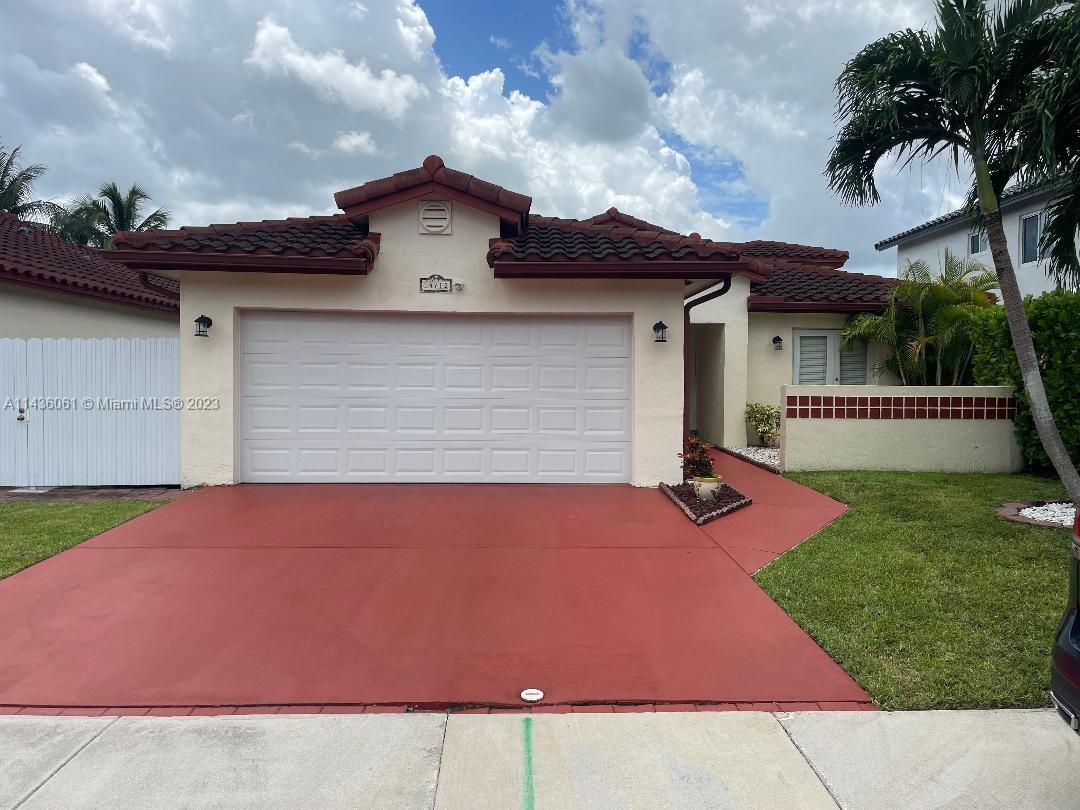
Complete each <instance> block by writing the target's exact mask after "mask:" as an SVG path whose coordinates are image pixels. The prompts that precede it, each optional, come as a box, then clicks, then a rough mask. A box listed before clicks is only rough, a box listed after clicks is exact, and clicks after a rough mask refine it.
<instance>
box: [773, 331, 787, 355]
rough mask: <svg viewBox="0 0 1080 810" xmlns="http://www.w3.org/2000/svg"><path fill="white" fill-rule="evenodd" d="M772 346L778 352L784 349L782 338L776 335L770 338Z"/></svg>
mask: <svg viewBox="0 0 1080 810" xmlns="http://www.w3.org/2000/svg"><path fill="white" fill-rule="evenodd" d="M772 347H773V348H774V349H776V350H777V351H778V352H782V351H783V350H784V339H783V338H782V337H780V336H779V335H777V336H776V337H774V338H773V339H772Z"/></svg>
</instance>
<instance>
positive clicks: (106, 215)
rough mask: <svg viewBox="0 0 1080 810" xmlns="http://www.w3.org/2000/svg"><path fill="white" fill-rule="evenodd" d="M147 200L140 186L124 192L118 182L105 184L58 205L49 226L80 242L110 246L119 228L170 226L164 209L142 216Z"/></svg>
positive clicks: (133, 228) (123, 229)
mask: <svg viewBox="0 0 1080 810" xmlns="http://www.w3.org/2000/svg"><path fill="white" fill-rule="evenodd" d="M148 202H150V195H149V194H147V193H146V192H145V191H143V190H142V188H140V187H139V186H138V185H133V186H132V187H131V188H129V189H128V190H127V191H126V192H122V191H120V188H119V187H118V186H117V185H116V183H114V182H109V183H105V184H103V185H102V186H101V188H100V189H98V193H97V196H96V197H91V196H85V197H80V198H78V199H77V200H75V201H74V202H73V203H72V204H71V205H69V206H67V207H58V210H57V211H56V213H55V214H54V216H52V217H51V222H50V228H51V230H52V231H53V233H55V234H56V235H57V236H61V237H63V238H64V239H68V240H69V241H72V242H77V243H78V244H81V245H96V246H98V247H102V248H111V247H112V239H113V237H114V236H115V235H116V234H117V233H119V232H120V231H149V230H153V229H154V228H165V227H168V225H169V212H168V211H166V210H165V209H164V208H158V209H157V210H155V211H151V212H150V213H149V214H147V215H146V216H145V217H144V216H143V215H142V211H143V207H144V204H145V203H148Z"/></svg>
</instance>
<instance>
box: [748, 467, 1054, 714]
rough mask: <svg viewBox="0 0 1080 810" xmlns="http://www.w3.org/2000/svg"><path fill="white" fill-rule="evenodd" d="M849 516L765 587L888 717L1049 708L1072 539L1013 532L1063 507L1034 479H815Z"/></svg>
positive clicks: (768, 574) (805, 479)
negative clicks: (1018, 515) (1024, 504)
mask: <svg viewBox="0 0 1080 810" xmlns="http://www.w3.org/2000/svg"><path fill="white" fill-rule="evenodd" d="M791 478H792V479H794V480H796V481H798V482H799V483H801V484H805V485H806V486H808V487H812V488H814V489H816V490H819V491H821V492H824V493H827V494H828V495H831V496H832V497H834V498H836V499H837V500H840V501H843V502H844V503H846V504H849V505H850V506H851V511H850V512H849V513H848V514H847V515H845V516H844V517H842V518H841V519H840V520H838V521H837V522H835V523H833V524H832V525H831V526H829V527H827V528H826V529H824V530H823V531H822V532H821V533H820V534H818V535H816V536H815V537H812V538H810V539H809V540H807V541H806V542H804V543H803V544H802V545H800V546H799V547H797V548H795V549H794V550H792V551H791V552H789V553H788V554H786V555H784V556H783V557H781V558H780V559H779V560H777V561H776V562H774V563H773V564H771V565H769V566H768V567H766V568H765V569H764V570H763V571H761V572H760V573H759V574H758V575H757V581H758V584H760V585H761V586H762V587H763V588H764V589H765V590H766V591H767V592H768V593H769V594H770V595H771V596H772V597H773V599H775V600H776V601H777V602H778V603H779V604H780V605H782V606H783V608H784V609H785V610H786V611H787V612H788V613H790V614H791V616H792V617H793V618H794V619H795V621H797V622H798V623H799V624H800V625H801V626H802V627H803V628H804V629H806V631H807V632H808V633H810V635H812V636H813V637H814V638H815V639H816V640H817V641H818V643H819V644H821V646H822V647H823V648H824V649H825V650H826V651H827V652H828V653H829V654H830V655H831V656H832V657H833V658H835V659H836V660H837V661H838V662H839V663H840V664H841V665H842V666H843V667H844V669H846V670H847V671H848V672H850V673H851V674H852V676H854V677H855V679H856V680H858V682H859V683H860V684H861V685H862V686H863V688H864V689H866V690H867V691H868V692H869V693H870V695H871V696H872V697H873V698H874V700H875V701H876V702H877V703H878V704H879V705H881V706H882V707H883V708H886V709H954V708H975V707H980V708H987V707H1024V706H1031V707H1034V706H1047V705H1049V698H1048V689H1049V686H1048V678H1049V674H1048V668H1049V665H1050V663H1049V661H1050V659H1049V655H1050V647H1051V644H1052V642H1053V636H1054V630H1055V628H1056V625H1057V622H1058V619H1059V618H1060V617H1061V613H1062V609H1063V607H1064V602H1065V597H1066V591H1067V587H1068V559H1069V545H1070V540H1069V536H1070V533H1069V531H1068V530H1067V529H1060V530H1058V529H1046V528H1037V527H1033V526H1021V525H1018V524H1015V523H1009V522H1007V521H1005V520H1002V519H1001V518H998V517H997V516H996V515H995V514H994V510H995V509H996V508H997V507H998V506H1000V505H1001V504H1002V503H1003V502H1006V501H1027V500H1054V499H1063V498H1064V490H1063V489H1062V488H1061V486H1060V485H1059V484H1058V483H1057V482H1055V481H1051V480H1048V479H1045V478H1038V477H1034V476H1029V475H976V474H956V475H947V474H936V473H875V472H816V473H800V474H793V475H791Z"/></svg>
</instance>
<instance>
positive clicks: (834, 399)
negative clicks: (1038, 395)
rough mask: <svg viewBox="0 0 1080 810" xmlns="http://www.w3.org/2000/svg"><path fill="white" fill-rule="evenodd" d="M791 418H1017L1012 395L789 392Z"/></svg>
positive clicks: (787, 407)
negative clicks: (793, 394) (798, 393)
mask: <svg viewBox="0 0 1080 810" xmlns="http://www.w3.org/2000/svg"><path fill="white" fill-rule="evenodd" d="M784 415H785V416H786V417H787V418H788V419H1015V418H1016V400H1015V399H1014V398H1012V397H976V396H970V397H968V396H960V397H954V396H947V397H945V396H939V397H934V396H913V397H912V396H899V397H897V396H873V395H859V396H853V397H848V396H835V395H834V396H824V395H817V394H814V395H806V394H800V395H798V396H789V397H788V398H787V402H786V403H785V413H784Z"/></svg>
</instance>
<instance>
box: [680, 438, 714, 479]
mask: <svg viewBox="0 0 1080 810" xmlns="http://www.w3.org/2000/svg"><path fill="white" fill-rule="evenodd" d="M712 449H713V446H712V445H711V444H709V443H708V442H707V441H705V440H704V439H702V438H701V437H700V436H698V435H697V434H692V435H691V436H690V438H689V439H687V440H686V451H685V452H683V453H680V454H679V458H681V459H682V469H683V478H685V479H687V480H689V479H690V478H711V477H712V476H714V475H715V474H716V473H715V471H714V470H713V459H712V456H711V455H709V451H710V450H712Z"/></svg>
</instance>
